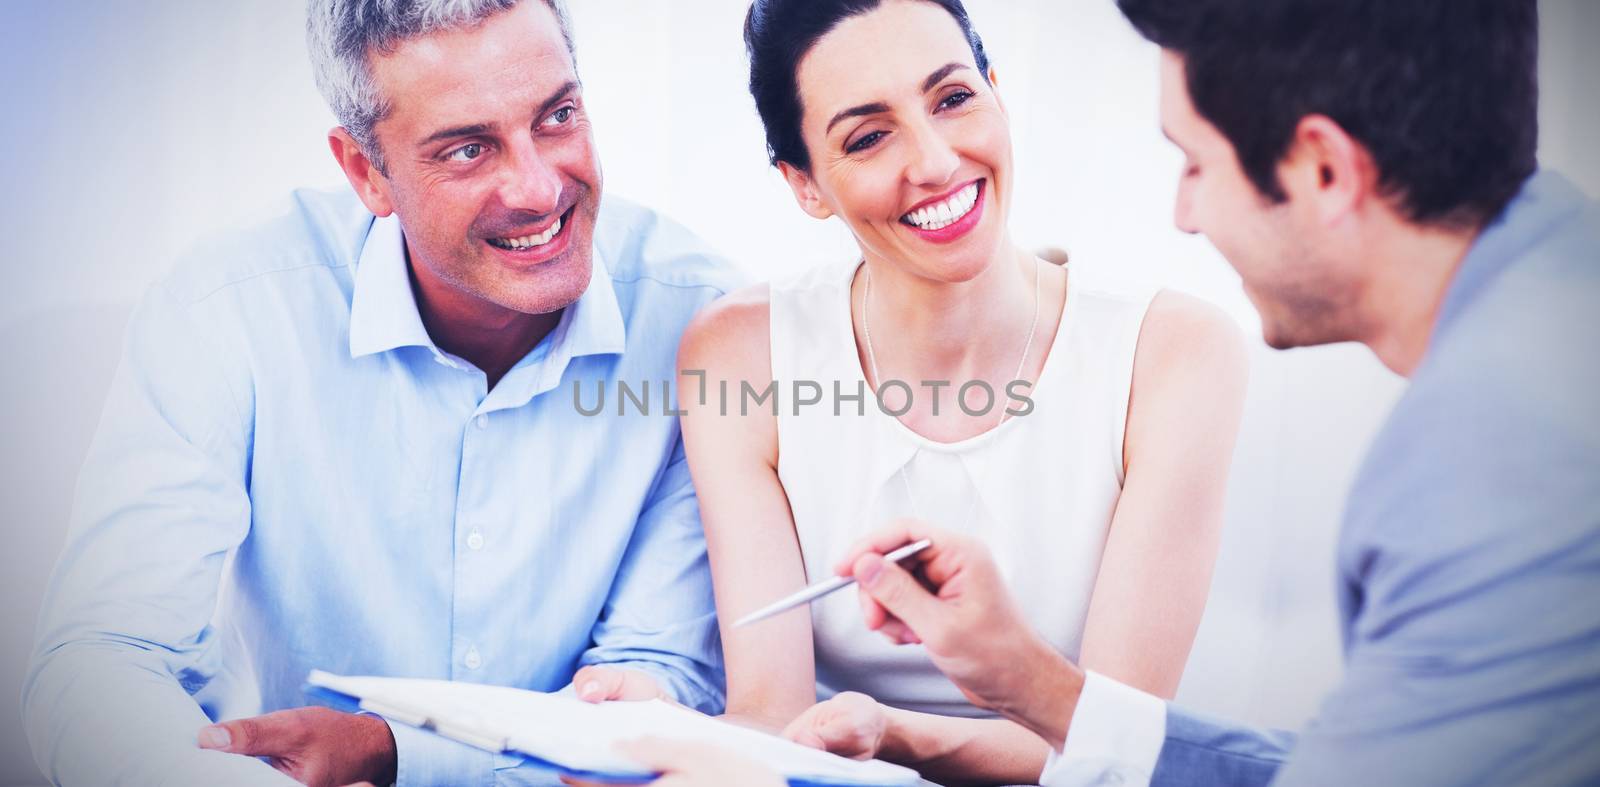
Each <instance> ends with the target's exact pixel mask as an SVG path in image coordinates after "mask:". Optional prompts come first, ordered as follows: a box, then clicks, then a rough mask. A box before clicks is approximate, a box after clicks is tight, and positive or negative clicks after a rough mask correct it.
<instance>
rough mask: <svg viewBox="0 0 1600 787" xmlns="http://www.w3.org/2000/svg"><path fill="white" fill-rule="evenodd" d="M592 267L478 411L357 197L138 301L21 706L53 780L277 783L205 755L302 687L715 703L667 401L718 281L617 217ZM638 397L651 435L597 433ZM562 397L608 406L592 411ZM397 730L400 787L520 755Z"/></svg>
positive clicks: (685, 486)
mask: <svg viewBox="0 0 1600 787" xmlns="http://www.w3.org/2000/svg"><path fill="white" fill-rule="evenodd" d="M594 246H595V256H594V267H593V274H592V278H591V281H590V284H589V287H588V289H587V290H586V291H585V293H584V294H583V296H582V297H581V298H580V299H579V300H578V301H577V302H576V303H575V304H573V305H572V306H570V307H568V308H567V309H565V310H564V312H563V314H562V317H561V319H560V322H559V324H558V326H557V327H556V328H555V330H554V331H552V332H551V333H550V335H548V336H547V337H545V339H544V340H543V341H542V342H541V343H540V344H539V345H538V346H537V347H536V348H534V350H533V351H532V352H530V353H529V354H528V355H527V357H525V358H524V359H523V360H522V361H521V362H520V363H518V364H517V365H516V366H515V367H514V368H512V369H511V370H510V372H509V373H507V374H506V375H505V377H504V378H503V379H502V380H500V381H499V383H498V384H497V385H495V387H494V388H493V389H492V390H491V389H489V388H488V386H487V380H486V377H485V375H484V374H483V372H481V371H479V370H478V369H476V368H474V367H472V366H471V365H469V364H468V363H466V362H465V361H462V360H461V359H459V358H456V357H454V356H452V355H451V354H449V353H447V352H445V351H443V350H441V349H440V348H438V347H437V346H436V345H435V344H434V343H433V341H432V340H431V339H430V338H429V336H428V333H427V331H426V330H425V329H424V327H423V322H422V319H421V317H420V315H419V313H418V311H417V305H416V302H415V300H414V298H413V293H412V289H411V284H410V279H409V274H408V270H407V261H406V254H405V246H404V241H403V236H402V230H401V227H400V223H399V221H398V220H397V219H395V218H393V217H390V218H385V219H375V218H374V217H373V216H372V215H371V214H370V213H368V212H367V211H366V210H365V209H364V208H363V207H362V206H361V204H360V203H359V202H358V201H357V200H356V199H355V198H354V196H353V195H351V194H349V193H348V192H345V193H336V194H324V193H316V192H297V193H296V195H295V200H294V206H293V209H292V210H291V212H290V214H289V215H288V216H286V217H284V218H282V219H280V220H277V221H275V222H272V223H270V224H268V225H266V226H264V227H261V228H258V229H256V230H253V231H251V232H249V233H246V234H243V235H236V236H233V237H232V238H230V239H229V240H228V241H226V242H224V243H220V244H212V245H210V246H208V247H206V248H203V249H201V250H199V251H198V252H196V253H195V254H194V255H193V256H192V258H191V259H189V260H188V261H187V262H186V263H185V264H183V265H181V266H179V268H178V269H177V271H176V272H175V273H174V274H172V275H171V276H169V277H168V278H167V279H165V280H164V281H162V282H160V283H159V284H157V285H156V286H155V287H153V288H152V289H151V291H150V292H149V294H148V295H147V296H146V298H145V300H144V301H143V303H142V304H141V305H140V306H139V308H138V309H137V310H136V311H135V314H134V317H133V320H132V323H131V325H130V327H129V330H128V336H127V340H126V346H125V348H124V354H123V358H122V362H121V364H120V367H119V369H118V371H117V373H116V376H115V379H114V381H113V383H112V386H111V390H110V394H109V397H108V401H107V404H106V409H105V413H104V416H103V419H102V422H101V425H100V428H99V431H98V433H97V435H96V437H95V440H94V443H93V445H92V447H91V449H90V453H89V456H88V459H87V461H86V463H85V466H84V470H83V473H82V476H81V478H80V481H79V487H78V492H77V497H76V500H75V505H74V512H73V521H72V525H71V530H70V534H69V536H68V539H67V545H66V548H65V551H64V553H63V554H62V556H61V559H60V562H59V564H58V565H57V567H56V570H55V573H54V575H53V576H52V579H51V582H50V585H49V588H48V591H47V595H46V599H45V603H44V608H43V611H42V613H41V618H40V625H39V636H38V644H37V650H36V652H35V656H34V659H33V663H32V665H31V668H30V671H29V676H28V680H27V683H26V685H25V687H24V707H25V714H26V716H27V726H28V731H29V737H30V739H31V743H32V746H33V750H34V753H35V756H36V758H37V759H38V761H39V763H40V766H41V768H42V769H43V770H44V772H45V773H46V774H47V775H48V776H49V777H50V778H51V779H52V780H54V781H56V782H58V783H62V784H67V785H76V784H94V785H99V784H111V783H116V784H155V783H162V784H173V783H181V784H256V783H260V784H281V783H284V781H285V777H283V776H282V775H280V774H278V773H277V772H276V771H273V770H272V769H270V768H269V767H268V766H267V765H265V764H264V763H262V762H260V761H258V760H255V759H253V758H248V757H242V756H238V755H228V754H220V753H215V752H205V751H201V750H199V749H197V748H196V743H195V741H196V738H195V735H196V732H197V731H198V730H199V729H200V728H201V727H202V726H203V725H205V724H207V723H208V722H209V721H210V720H218V719H234V718H240V717H244V716H251V715H255V714H258V713H262V712H267V711H272V710H278V709H283V708H292V707H298V706H302V705H306V704H308V701H307V699H306V697H305V696H304V695H303V693H302V684H303V681H304V679H305V677H306V674H307V672H308V671H309V670H311V669H313V668H317V669H324V670H328V671H331V672H335V673H343V674H371V675H391V676H406V677H423V678H441V679H451V680H460V681H470V682H477V683H489V684H498V685H505V686H515V687H521V688H527V689H534V690H540V691H554V690H558V689H561V688H562V687H563V686H564V685H566V684H567V683H568V682H569V681H570V680H571V677H572V674H573V672H574V671H575V670H576V669H577V668H578V667H580V666H583V665H586V664H595V663H609V664H617V665H623V666H627V667H633V668H637V669H641V670H644V671H646V672H648V673H649V674H650V675H652V676H654V677H655V678H656V679H657V680H658V681H659V682H660V683H661V684H662V685H663V686H664V687H665V688H666V689H667V690H668V691H670V692H671V693H673V694H674V695H675V696H676V697H677V698H678V699H679V700H680V701H682V702H684V703H685V704H688V705H692V706H695V707H698V708H701V709H704V710H708V711H715V710H718V709H719V708H720V705H721V703H722V674H721V664H720V646H719V643H718V639H717V628H716V621H715V615H714V608H713V605H712V599H711V586H710V577H709V571H708V567H707V562H706V554H705V545H704V539H703V535H702V530H701V527H700V519H699V510H698V507H697V505H696V501H695V496H694V492H693V488H692V487H691V485H690V479H689V472H688V466H687V463H686V461H685V459H684V454H683V447H682V441H681V437H680V433H679V429H678V422H677V419H676V418H674V417H671V416H670V415H668V414H667V413H666V412H665V409H666V405H665V403H664V401H663V399H662V398H661V397H662V394H661V391H662V389H663V387H664V385H665V381H668V380H673V379H675V355H676V350H677V343H678V338H679V335H680V334H681V332H682V330H683V328H684V326H685V325H686V324H687V322H688V321H689V319H690V317H691V316H692V315H693V314H694V312H695V311H696V310H698V309H699V308H700V307H701V306H703V305H704V304H706V303H707V302H709V301H711V300H712V299H714V298H715V297H717V296H719V295H721V294H723V293H724V292H726V291H727V290H728V289H729V288H730V287H732V286H734V285H735V284H736V283H737V281H736V279H735V276H734V275H733V274H732V272H731V270H730V269H729V268H728V267H726V266H725V265H724V264H723V263H721V262H719V261H718V260H717V259H716V258H715V257H713V256H712V255H710V254H708V253H707V251H706V250H705V248H704V246H703V245H702V244H700V243H699V242H698V241H697V240H696V239H695V238H694V237H693V236H691V235H690V234H689V233H687V232H686V231H684V230H683V229H681V228H680V227H678V226H677V225H675V224H672V223H670V222H668V221H666V220H664V219H661V218H659V217H658V216H656V215H655V214H653V213H651V212H649V211H647V210H644V209H642V208H639V207H636V206H632V205H629V204H627V203H624V202H621V201H619V200H616V199H614V198H607V200H606V202H605V206H604V207H603V209H602V211H601V216H600V220H599V223H598V226H597V228H596V231H595V243H594ZM647 381H648V383H649V385H650V389H651V401H650V407H651V409H650V412H649V414H648V415H642V414H639V413H638V411H637V410H636V409H635V408H634V407H633V404H632V402H629V408H628V415H626V416H618V415H617V409H616V406H617V402H616V400H617V399H618V397H617V396H616V388H615V386H616V385H617V384H618V383H626V384H627V385H628V386H629V387H630V388H633V389H635V390H638V389H640V388H641V387H642V386H643V384H644V383H646V382H647ZM578 383H581V384H582V390H583V397H584V398H583V404H584V406H585V407H587V408H592V407H593V406H594V404H595V402H596V397H597V396H598V395H599V393H598V390H599V388H600V387H601V386H604V387H606V388H607V389H608V394H609V397H608V399H607V409H606V410H605V411H603V412H601V413H600V414H598V415H594V416H586V415H583V414H582V413H581V412H580V411H579V409H578V407H577V406H576V402H575V399H574V386H575V385H576V384H578ZM219 591H220V592H219ZM392 729H393V731H394V734H395V739H396V744H397V747H398V755H399V761H398V766H399V783H400V784H401V785H410V784H435V783H450V784H493V783H497V782H499V781H503V780H511V781H515V780H518V779H520V778H521V777H520V776H517V775H516V774H514V773H512V772H510V771H508V770H505V769H508V768H512V767H513V766H515V765H516V764H517V763H518V762H519V760H517V759H516V758H512V757H505V756H499V757H497V756H494V755H490V754H488V753H486V752H479V751H476V750H473V749H469V748H467V747H464V746H459V745H456V744H453V743H449V742H447V741H443V740H442V739H437V738H433V737H431V736H428V735H426V734H425V733H420V732H416V731H413V730H409V729H407V728H404V727H400V726H399V725H394V726H393V727H392ZM524 775H525V774H524ZM502 777H504V778H502Z"/></svg>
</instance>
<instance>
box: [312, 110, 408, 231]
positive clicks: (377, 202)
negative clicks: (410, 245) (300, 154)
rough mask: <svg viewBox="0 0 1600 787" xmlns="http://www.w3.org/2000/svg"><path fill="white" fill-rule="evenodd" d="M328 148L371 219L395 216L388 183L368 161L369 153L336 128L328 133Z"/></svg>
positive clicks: (352, 138)
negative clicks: (372, 217) (370, 214)
mask: <svg viewBox="0 0 1600 787" xmlns="http://www.w3.org/2000/svg"><path fill="white" fill-rule="evenodd" d="M328 147H329V148H330V149H331V150H332V151H333V158H334V160H335V161H337V162H339V169H342V170H344V176H345V178H346V179H348V180H349V181H350V187H351V188H354V189H355V190H356V196H358V197H360V198H361V203H362V204H363V205H366V206H367V210H369V211H371V212H372V215H374V216H378V217H383V216H388V215H389V214H391V213H394V202H393V201H392V200H390V199H389V180H388V178H386V177H384V175H383V173H382V172H379V171H378V168H377V166H375V165H374V164H373V163H372V159H369V158H367V154H366V151H364V150H362V149H361V145H360V144H358V143H357V142H356V140H355V137H352V136H350V132H348V131H345V130H344V128H343V127H342V126H341V127H336V128H334V129H333V130H331V131H329V132H328Z"/></svg>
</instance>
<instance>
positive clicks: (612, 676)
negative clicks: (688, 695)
mask: <svg viewBox="0 0 1600 787" xmlns="http://www.w3.org/2000/svg"><path fill="white" fill-rule="evenodd" d="M572 687H573V689H575V690H576V692H577V694H578V699H581V700H583V701H584V702H596V703H598V702H611V701H613V700H621V701H624V702H638V701H641V700H666V701H667V702H670V703H673V704H677V699H676V698H674V697H673V696H672V695H671V694H668V693H667V692H666V690H665V689H663V688H661V684H659V683H657V682H656V679H655V678H652V677H650V676H649V675H646V674H645V673H643V672H640V671H639V670H634V669H627V668H625V667H603V666H588V667H584V668H583V669H580V670H578V674H576V675H573V676H572Z"/></svg>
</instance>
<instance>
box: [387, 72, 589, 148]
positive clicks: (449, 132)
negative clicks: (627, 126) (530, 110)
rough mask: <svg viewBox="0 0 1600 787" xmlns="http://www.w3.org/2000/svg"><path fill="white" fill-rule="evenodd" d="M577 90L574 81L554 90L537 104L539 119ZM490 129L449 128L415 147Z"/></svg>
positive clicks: (477, 126) (476, 125)
mask: <svg viewBox="0 0 1600 787" xmlns="http://www.w3.org/2000/svg"><path fill="white" fill-rule="evenodd" d="M577 89H578V83H577V82H576V81H568V82H565V83H563V84H562V85H561V87H558V88H556V89H555V91H554V92H553V93H551V94H550V97H549V98H547V99H545V100H544V102H543V103H541V104H539V112H538V115H539V117H544V114H545V113H546V112H549V111H550V108H551V107H554V106H555V105H556V104H559V103H561V101H562V100H563V99H565V98H567V97H568V96H569V95H571V94H572V92H573V91H574V90H577ZM492 128H493V126H491V125H489V124H487V123H472V124H468V125H465V126H451V127H450V128H447V129H442V130H440V131H435V132H433V133H432V134H429V135H428V136H427V138H425V139H423V140H422V141H421V142H419V143H417V147H427V146H428V145H432V144H433V143H435V142H441V141H443V140H447V139H456V138H457V137H474V136H477V135H479V134H486V133H488V132H489V130H490V129H492Z"/></svg>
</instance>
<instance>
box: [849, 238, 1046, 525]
mask: <svg viewBox="0 0 1600 787" xmlns="http://www.w3.org/2000/svg"><path fill="white" fill-rule="evenodd" d="M862 267H864V268H866V271H865V275H866V279H865V281H863V282H862V286H861V333H862V335H863V337H864V338H865V340H866V341H865V344H866V345H867V367H868V368H869V369H871V371H872V384H873V385H875V386H881V385H882V384H883V377H882V376H881V375H879V374H878V354H877V353H876V352H875V351H873V348H872V320H871V317H870V315H871V313H872V310H871V309H870V308H869V307H870V305H871V304H872V267H871V266H869V265H866V264H865V263H864V262H863V264H862ZM1039 271H1040V267H1039V258H1038V257H1035V258H1034V259H1033V320H1032V321H1031V322H1030V323H1029V324H1028V339H1027V341H1025V342H1023V344H1022V358H1021V359H1020V360H1018V361H1017V371H1016V373H1015V374H1013V375H1011V379H1012V380H1013V381H1015V380H1021V379H1022V372H1023V370H1024V369H1026V368H1027V366H1028V354H1029V353H1030V352H1032V351H1033V335H1034V334H1035V333H1037V332H1038V330H1039V301H1040V297H1039V287H1040V276H1039ZM874 393H875V394H876V391H875V392H874ZM957 396H960V394H959V393H958V394H957ZM1007 409H1009V408H1007V407H1004V406H1002V407H1001V408H1000V419H999V420H998V421H996V422H995V425H994V428H995V429H999V428H1000V427H1001V426H1002V425H1004V424H1005V422H1006V416H1007V415H1008V413H1007V412H1006V410H1007ZM918 450H919V451H920V450H921V449H920V448H919V449H918ZM912 458H916V455H915V454H912ZM910 463H911V462H910V460H907V461H906V464H910ZM898 475H899V476H900V484H901V485H902V486H904V487H905V490H906V499H907V500H909V501H911V507H912V511H913V512H914V513H915V514H916V515H917V518H918V519H922V520H924V521H926V520H927V517H925V516H923V515H922V506H920V505H918V504H917V497H916V495H914V494H912V492H911V481H910V480H909V479H907V478H906V465H904V464H903V465H900V470H899V473H898ZM977 505H978V488H977V479H976V478H974V479H973V489H972V502H971V503H969V504H967V511H966V513H965V514H963V515H962V517H961V519H960V520H958V521H960V522H962V523H966V522H968V521H969V520H970V519H971V518H972V510H973V509H974V508H976V507H977Z"/></svg>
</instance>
